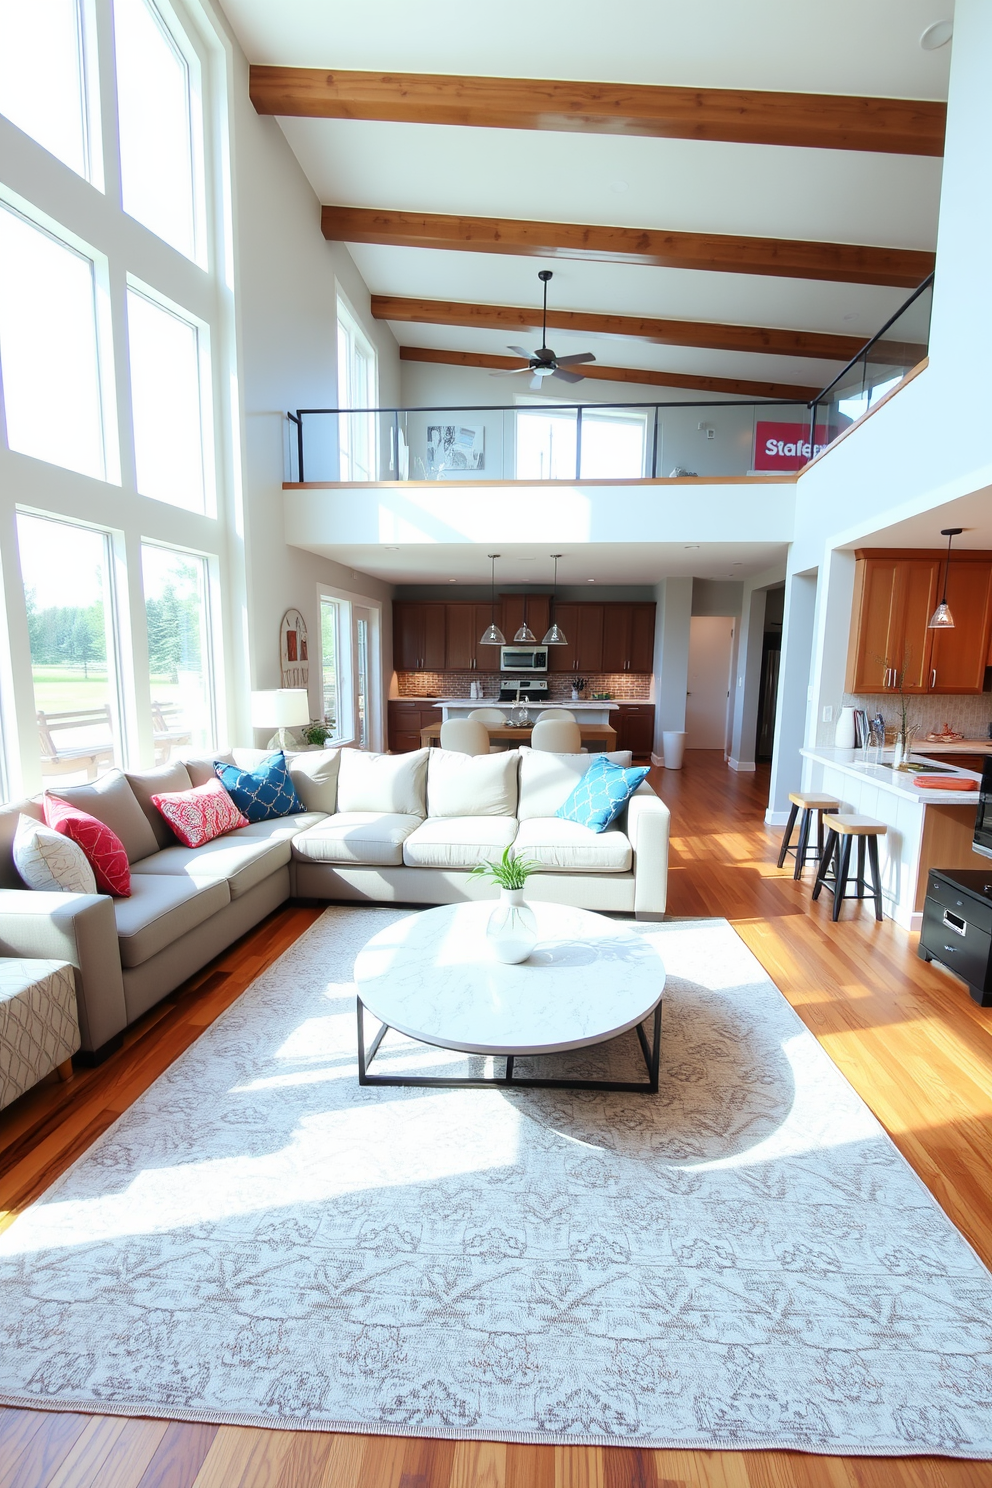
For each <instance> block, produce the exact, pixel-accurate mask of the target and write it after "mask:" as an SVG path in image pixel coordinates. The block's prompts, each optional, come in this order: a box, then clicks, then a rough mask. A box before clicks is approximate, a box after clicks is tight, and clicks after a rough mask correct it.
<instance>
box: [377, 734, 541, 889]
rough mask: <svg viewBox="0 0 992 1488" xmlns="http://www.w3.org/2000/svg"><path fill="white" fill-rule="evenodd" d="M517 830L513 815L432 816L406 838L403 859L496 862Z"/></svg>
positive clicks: (445, 864) (428, 864)
mask: <svg viewBox="0 0 992 1488" xmlns="http://www.w3.org/2000/svg"><path fill="white" fill-rule="evenodd" d="M485 757H486V756H485V755H481V756H479V758H482V759H484V758H485ZM491 758H493V759H495V758H496V756H495V755H493V756H491ZM516 831H517V823H516V818H515V817H512V816H429V817H428V818H427V820H426V821H425V822H422V823H421V825H420V826H419V827H418V828H417V830H416V831H415V832H411V834H410V836H409V837H408V838H407V839H406V841H405V842H404V844H403V861H404V863H405V864H406V866H407V867H408V868H474V867H475V865H476V863H494V862H496V861H497V859H499V858H501V857H502V856H503V849H504V848H507V847H509V846H510V844H511V842H512V841H513V839H514V837H515V835H516Z"/></svg>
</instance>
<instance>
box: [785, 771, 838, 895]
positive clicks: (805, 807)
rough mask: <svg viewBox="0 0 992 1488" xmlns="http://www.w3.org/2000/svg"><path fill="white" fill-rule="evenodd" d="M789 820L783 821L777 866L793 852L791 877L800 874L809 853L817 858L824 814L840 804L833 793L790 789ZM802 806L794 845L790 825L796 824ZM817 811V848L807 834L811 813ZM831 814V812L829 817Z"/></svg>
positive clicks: (820, 843) (810, 825)
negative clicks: (793, 865)
mask: <svg viewBox="0 0 992 1488" xmlns="http://www.w3.org/2000/svg"><path fill="white" fill-rule="evenodd" d="M789 802H790V805H789V820H788V821H787V822H786V824H785V832H784V834H783V836H782V847H781V850H780V852H779V855H778V866H779V867H780V868H781V867H782V865H783V863H784V862H785V859H786V855H787V854H788V853H790V852H791V853H794V854H795V857H796V867H795V871H794V873H793V875H792V876H793V878H801V877H802V873H803V869H804V868H805V867H806V859H807V857H812V859H813V861H814V862H819V860H820V858H822V856H823V814H824V812H834V811H836V810H837V808H838V807H839V806H840V802H839V801H838V799H837V797H836V796H814V795H811V794H810V793H809V792H808V791H790V792H789ZM800 809H802V813H803V815H802V820H801V821H800V823H799V841H798V842H797V844H796V846H795V847H793V845H792V829H793V827H794V826H795V825H796V817H797V816H798V815H799V812H800ZM814 812H816V848H815V849H814V848H812V847H811V846H810V840H809V834H810V829H811V827H812V823H813V813H814ZM832 820H833V817H832V816H831V821H832Z"/></svg>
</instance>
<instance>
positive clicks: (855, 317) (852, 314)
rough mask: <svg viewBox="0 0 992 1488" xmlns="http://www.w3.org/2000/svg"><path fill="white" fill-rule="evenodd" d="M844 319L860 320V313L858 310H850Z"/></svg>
mask: <svg viewBox="0 0 992 1488" xmlns="http://www.w3.org/2000/svg"><path fill="white" fill-rule="evenodd" d="M844 319H845V320H858V319H859V316H858V312H857V311H856V310H849V311H848V312H847V314H846V315H845V316H844Z"/></svg>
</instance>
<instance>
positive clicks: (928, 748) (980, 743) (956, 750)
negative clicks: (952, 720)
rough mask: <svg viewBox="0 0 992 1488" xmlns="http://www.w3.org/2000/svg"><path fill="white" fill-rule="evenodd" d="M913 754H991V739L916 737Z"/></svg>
mask: <svg viewBox="0 0 992 1488" xmlns="http://www.w3.org/2000/svg"><path fill="white" fill-rule="evenodd" d="M913 753H914V754H992V739H951V740H950V741H949V742H946V743H945V742H944V741H943V740H941V739H917V741H916V743H915V744H914V745H913Z"/></svg>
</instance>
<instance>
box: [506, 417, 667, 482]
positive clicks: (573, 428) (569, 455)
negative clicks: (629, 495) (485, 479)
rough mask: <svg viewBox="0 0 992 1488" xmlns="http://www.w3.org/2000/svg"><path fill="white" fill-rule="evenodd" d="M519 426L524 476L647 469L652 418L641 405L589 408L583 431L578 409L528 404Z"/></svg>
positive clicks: (632, 473)
mask: <svg viewBox="0 0 992 1488" xmlns="http://www.w3.org/2000/svg"><path fill="white" fill-rule="evenodd" d="M516 431H517V457H516V473H517V479H518V480H574V479H575V478H576V476H578V477H579V478H580V479H585V480H611V479H612V480H623V479H632V478H633V479H636V478H638V477H640V476H643V475H645V474H646V473H647V470H646V461H647V451H648V420H647V416H646V414H645V413H644V412H643V411H640V410H632V409H617V410H616V412H614V411H613V410H612V409H608V408H583V409H582V423H581V434H580V432H579V421H578V417H577V412H576V410H575V409H574V408H548V407H546V406H545V407H539V408H522V409H520V410H519V412H518V413H517V420H516ZM580 439H581V444H580ZM576 457H578V469H576Z"/></svg>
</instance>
